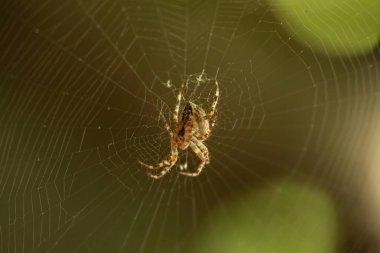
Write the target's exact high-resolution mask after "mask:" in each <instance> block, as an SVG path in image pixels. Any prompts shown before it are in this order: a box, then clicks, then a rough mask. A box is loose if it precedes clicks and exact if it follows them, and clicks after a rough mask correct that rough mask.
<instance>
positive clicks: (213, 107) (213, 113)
mask: <svg viewBox="0 0 380 253" xmlns="http://www.w3.org/2000/svg"><path fill="white" fill-rule="evenodd" d="M215 86H216V89H215V96H214V101H213V102H212V105H211V111H210V112H209V114H208V117H209V119H212V121H211V125H210V128H209V131H208V133H206V134H205V139H207V138H208V137H209V135H210V133H211V132H212V130H213V129H214V126H215V124H216V120H217V119H218V116H217V115H216V105H217V104H218V100H219V84H218V81H217V80H215Z"/></svg>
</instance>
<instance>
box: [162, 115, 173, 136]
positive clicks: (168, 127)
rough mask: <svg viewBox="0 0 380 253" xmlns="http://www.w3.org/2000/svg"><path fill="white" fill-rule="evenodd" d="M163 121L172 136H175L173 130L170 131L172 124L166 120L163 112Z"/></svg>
mask: <svg viewBox="0 0 380 253" xmlns="http://www.w3.org/2000/svg"><path fill="white" fill-rule="evenodd" d="M161 118H162V121H163V122H164V127H165V129H166V130H167V131H168V132H169V135H170V137H172V136H173V133H172V131H170V126H169V124H168V121H167V120H166V118H165V116H164V115H162V114H161Z"/></svg>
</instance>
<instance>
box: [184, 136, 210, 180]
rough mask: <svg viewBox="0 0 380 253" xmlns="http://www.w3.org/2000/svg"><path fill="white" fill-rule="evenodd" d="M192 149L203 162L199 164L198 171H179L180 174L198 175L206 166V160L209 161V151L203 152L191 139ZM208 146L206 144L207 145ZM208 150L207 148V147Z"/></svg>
mask: <svg viewBox="0 0 380 253" xmlns="http://www.w3.org/2000/svg"><path fill="white" fill-rule="evenodd" d="M189 145H190V147H191V149H192V150H193V151H194V152H195V154H196V155H197V156H198V157H199V159H200V160H201V163H200V164H199V166H198V168H197V170H196V172H179V173H180V174H182V175H185V176H189V177H196V176H198V175H199V174H200V173H201V172H202V170H203V167H204V166H205V164H206V162H207V161H208V151H207V153H206V155H205V154H203V153H202V151H201V149H200V148H199V147H198V146H197V145H195V144H194V143H193V142H192V141H190V143H189ZM205 148H206V146H205ZM206 150H207V148H206Z"/></svg>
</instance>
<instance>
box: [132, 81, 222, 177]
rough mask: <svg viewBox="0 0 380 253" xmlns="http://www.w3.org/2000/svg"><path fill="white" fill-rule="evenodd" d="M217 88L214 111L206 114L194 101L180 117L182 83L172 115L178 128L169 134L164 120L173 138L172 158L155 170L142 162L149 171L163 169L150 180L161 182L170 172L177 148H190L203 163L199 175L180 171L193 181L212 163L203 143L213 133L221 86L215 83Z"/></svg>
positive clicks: (197, 172) (200, 165)
mask: <svg viewBox="0 0 380 253" xmlns="http://www.w3.org/2000/svg"><path fill="white" fill-rule="evenodd" d="M215 87H216V89H215V96H214V101H213V103H212V105H211V110H210V112H209V113H208V114H206V113H205V111H204V110H203V109H202V108H201V107H200V106H199V105H196V104H195V103H193V102H191V101H188V102H186V103H185V106H184V108H183V109H182V111H181V114H180V115H178V114H179V108H180V104H181V100H182V92H183V88H184V83H182V85H181V89H180V92H179V94H178V96H177V104H176V107H175V110H174V114H173V120H174V122H175V124H176V126H175V128H174V130H173V131H171V130H170V127H169V125H168V123H167V121H166V119H165V118H163V119H164V125H165V128H166V129H167V130H168V132H169V134H170V147H171V154H170V157H169V159H167V160H164V161H162V162H160V163H159V164H158V165H156V166H153V165H148V164H146V163H143V162H141V161H140V164H141V165H143V166H145V167H146V168H148V169H150V170H156V169H160V168H162V167H163V169H162V171H161V172H160V173H158V174H157V175H153V174H150V173H148V175H149V176H150V177H152V178H155V179H158V178H160V177H162V176H164V175H165V174H166V173H167V172H169V170H170V169H171V168H172V167H173V165H174V164H175V163H176V162H177V160H178V148H179V149H181V150H185V149H187V148H188V147H189V146H190V148H191V149H192V150H193V151H194V152H195V154H196V155H197V156H198V157H199V159H200V160H201V163H200V164H199V166H198V169H197V170H196V172H183V171H181V172H180V173H181V174H182V175H186V176H193V177H195V176H198V175H199V174H200V173H201V172H202V169H203V167H204V165H205V164H206V163H209V161H210V159H209V155H208V149H207V147H206V146H205V144H203V142H204V141H205V140H206V139H207V138H208V137H209V136H210V133H211V131H212V129H213V128H214V126H215V123H216V114H215V108H216V105H217V103H218V98H219V85H218V82H217V81H216V80H215ZM178 116H179V117H178ZM178 118H180V120H178ZM210 120H211V124H210Z"/></svg>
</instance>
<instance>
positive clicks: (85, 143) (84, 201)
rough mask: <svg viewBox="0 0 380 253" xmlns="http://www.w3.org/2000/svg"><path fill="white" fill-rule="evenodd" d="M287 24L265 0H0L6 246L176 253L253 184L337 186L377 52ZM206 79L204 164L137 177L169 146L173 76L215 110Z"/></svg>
mask: <svg viewBox="0 0 380 253" xmlns="http://www.w3.org/2000/svg"><path fill="white" fill-rule="evenodd" d="M283 22H284V21H282V20H278V19H276V18H274V16H273V14H272V9H271V7H269V5H268V4H267V3H265V2H261V1H227V0H216V1H207V2H206V1H122V0H119V1H88V0H79V1H62V2H59V3H57V2H55V1H49V0H43V1H28V2H23V1H21V2H17V1H14V2H6V1H3V2H2V3H1V15H0V24H1V26H0V34H1V37H0V48H1V52H2V54H1V55H0V59H1V60H0V62H1V66H0V80H1V83H0V94H1V101H0V112H1V114H0V130H1V131H0V150H1V151H0V167H1V171H0V204H1V215H0V245H1V246H0V247H1V251H2V252H47V251H50V252H183V251H184V250H185V249H186V248H188V247H190V248H191V245H192V244H194V242H196V241H197V236H198V231H199V227H200V223H201V222H202V221H203V219H205V217H207V215H208V214H209V213H210V211H211V210H212V209H214V208H216V207H223V205H224V203H223V201H224V199H226V198H228V197H230V196H233V195H238V194H239V193H240V192H242V191H244V190H246V189H248V188H250V187H252V186H253V185H256V184H270V179H271V178H274V177H279V176H286V177H289V178H293V177H294V178H295V177H298V176H306V177H309V178H311V179H312V180H314V181H317V182H320V183H321V184H324V185H326V186H327V187H330V188H331V189H333V190H337V189H339V188H340V186H341V185H346V184H347V180H345V179H344V178H342V177H341V175H342V174H341V173H338V172H334V171H332V170H331V167H332V166H338V165H337V164H339V166H342V167H344V166H348V167H349V166H350V165H349V164H347V163H345V162H344V155H343V154H342V153H344V152H345V151H341V150H340V149H339V147H341V146H345V144H347V146H348V147H349V148H347V150H348V151H347V152H346V153H349V152H351V151H352V149H350V148H352V147H354V146H357V145H358V143H359V144H360V143H361V142H360V141H361V139H360V138H359V137H355V138H354V139H351V140H350V139H349V137H348V136H349V134H350V133H355V131H358V129H360V128H361V127H362V126H361V125H360V124H356V125H354V127H352V128H349V127H348V128H344V126H348V125H350V124H351V123H353V122H354V121H355V120H357V119H359V120H360V122H365V121H366V119H368V117H370V116H368V114H366V113H365V112H364V111H365V110H368V109H370V110H371V108H374V105H375V103H376V102H377V101H378V94H379V93H378V92H379V86H378V85H376V83H378V81H379V75H378V73H376V72H375V71H376V69H378V66H379V64H378V60H377V54H378V50H377V51H376V52H373V53H370V54H368V55H367V56H365V57H357V58H343V57H329V56H326V55H321V54H318V53H316V52H314V51H313V50H312V49H311V48H310V47H307V46H302V45H300V44H299V43H298V42H296V41H295V36H296V35H295V34H289V33H287V32H285V30H284V27H283ZM213 80H217V81H218V83H219V85H220V97H219V103H218V106H217V115H218V121H217V125H216V127H215V129H214V131H213V132H212V135H211V137H210V138H209V139H208V140H207V141H206V143H205V144H206V146H207V147H208V148H209V152H210V159H211V163H210V164H209V165H207V166H206V167H205V169H204V171H203V172H202V174H201V175H200V176H199V177H197V178H188V177H184V176H181V175H179V173H178V171H179V170H194V169H195V168H196V166H197V165H198V164H199V161H198V159H197V158H196V156H195V155H194V153H193V152H192V151H191V150H186V151H180V160H179V162H178V163H177V164H176V166H174V167H173V168H172V170H171V172H170V173H168V174H167V175H166V176H165V177H164V178H162V179H160V180H152V179H151V178H149V177H147V175H146V169H144V168H142V167H141V166H140V165H139V164H138V162H137V161H138V160H141V161H144V162H147V163H157V162H160V161H161V160H163V159H166V158H167V157H168V155H169V152H170V150H169V149H170V144H169V143H170V142H169V134H168V132H167V131H166V130H165V128H164V126H163V121H162V117H165V118H166V119H167V120H168V122H169V123H170V125H171V127H172V128H173V126H174V124H175V123H174V122H173V120H172V114H173V110H174V106H175V103H176V96H177V94H178V92H179V88H180V85H181V83H182V82H186V89H185V93H184V96H185V97H184V99H183V101H189V100H190V101H193V102H194V103H196V104H198V105H200V106H201V107H202V108H203V109H205V111H209V109H210V105H211V103H212V101H213V97H214V93H215V87H214V83H213ZM363 83H366V84H369V85H363ZM342 129H343V130H345V131H342ZM342 132H344V133H345V134H343V133H342ZM347 133H348V135H347ZM355 136H358V135H355ZM346 153H345V154H346ZM343 175H347V176H346V178H350V177H351V176H352V174H351V173H350V172H346V173H343ZM363 240H364V239H363Z"/></svg>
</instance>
